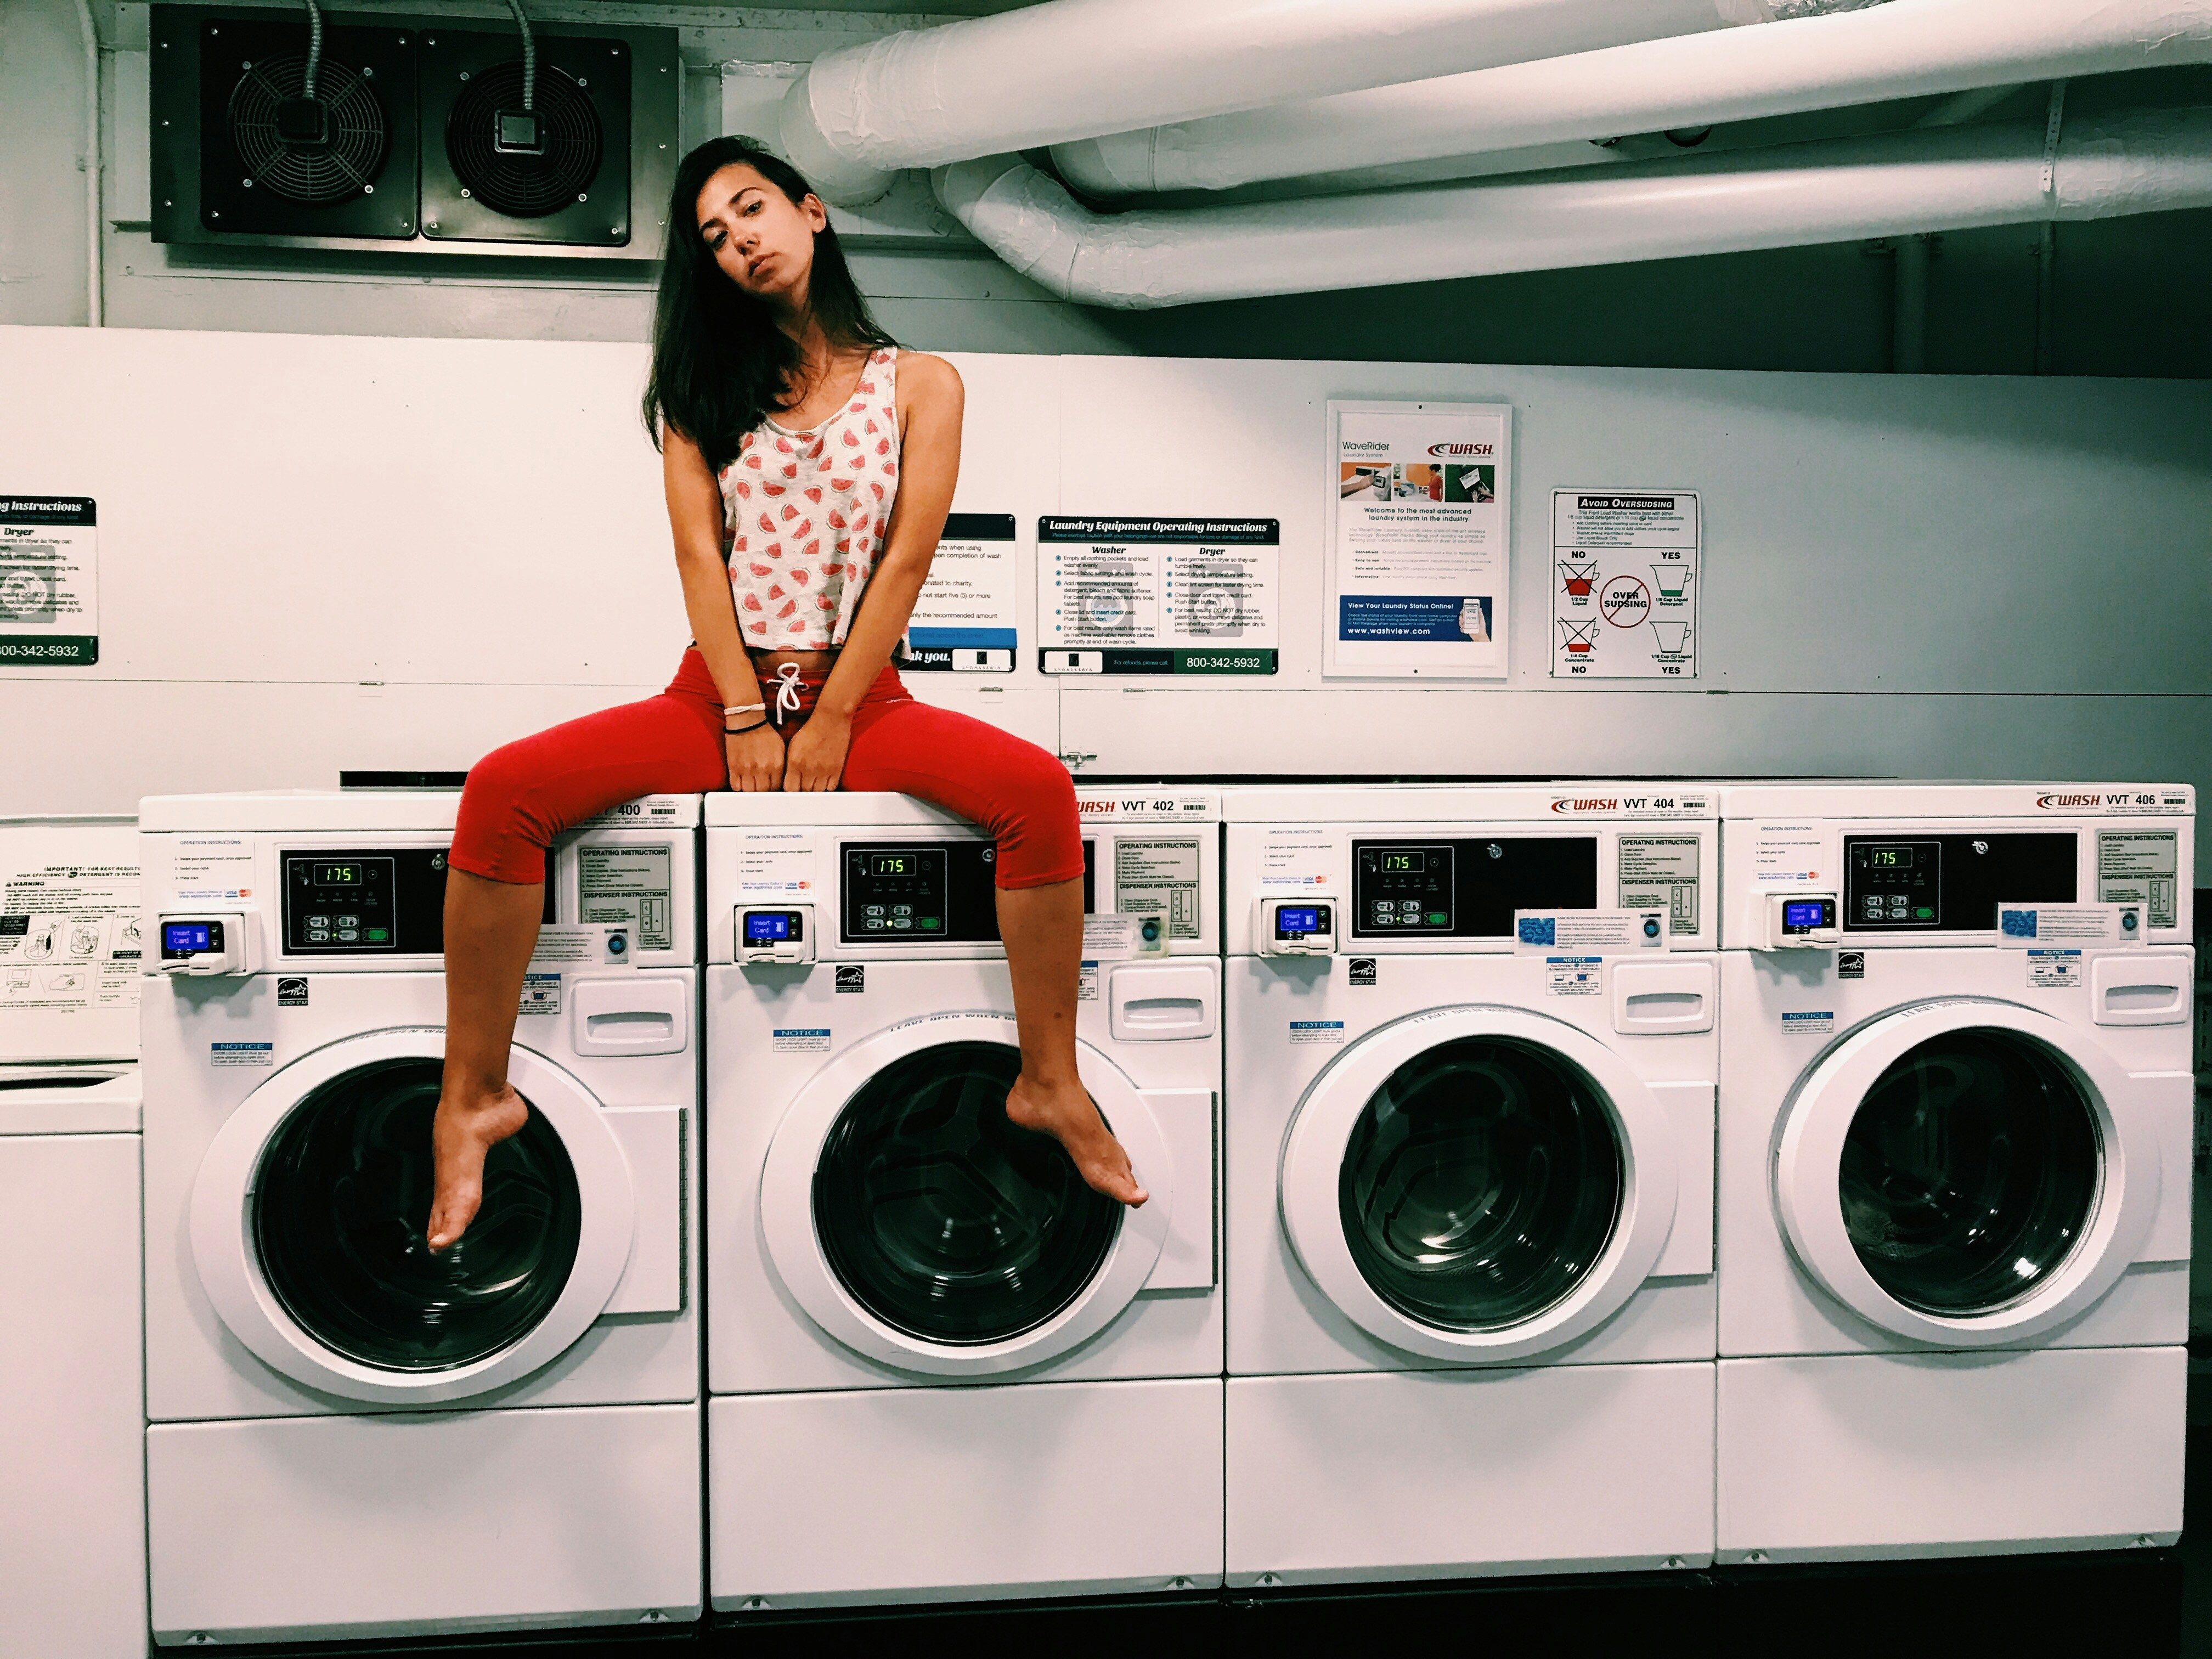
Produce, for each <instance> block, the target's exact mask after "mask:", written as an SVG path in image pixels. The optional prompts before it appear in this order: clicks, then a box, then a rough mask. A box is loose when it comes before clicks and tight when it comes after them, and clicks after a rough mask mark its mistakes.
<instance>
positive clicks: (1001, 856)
mask: <svg viewBox="0 0 2212 1659" xmlns="http://www.w3.org/2000/svg"><path fill="white" fill-rule="evenodd" d="M667 223H668V227H669V234H668V251H667V254H666V256H665V260H664V262H663V264H662V269H661V276H660V296H659V307H658V309H657V311H656V313H655V316H654V319H653V369H652V375H651V378H650V380H648V382H647V388H646V393H645V416H646V422H647V428H648V429H650V430H651V431H652V432H653V435H654V439H655V441H656V442H657V443H658V444H659V447H660V451H661V455H662V474H663V477H664V479H665V485H666V489H667V495H668V517H669V521H670V524H671V527H672V528H673V530H674V532H675V539H676V563H677V568H678V574H680V575H681V577H682V579H683V584H684V610H685V611H686V613H687V614H688V616H689V617H690V624H691V635H692V641H693V643H692V646H691V647H690V650H688V651H687V652H685V653H684V660H683V662H682V663H681V664H680V665H678V669H677V671H676V678H674V679H673V680H672V681H671V682H670V684H669V686H668V689H667V690H665V691H664V692H662V693H661V694H660V696H657V697H651V698H647V700H646V701H645V702H635V703H630V704H628V705H626V706H625V707H623V708H610V709H607V710H605V711H604V712H602V713H600V714H590V715H586V717H584V718H583V719H581V720H570V721H568V723H567V724H566V725H563V726H555V727H554V728H553V729H552V730H551V731H550V732H539V733H538V735H537V736H535V737H530V738H523V739H522V740H521V741H520V742H518V743H511V744H507V745H506V746H505V747H504V748H501V749H496V750H493V751H492V752H491V753H490V754H489V755H487V756H486V757H484V758H483V760H481V761H479V762H478V763H477V765H476V766H475V767H474V768H473V769H471V771H470V773H469V778H468V787H467V788H466V789H465V791H464V792H463V793H462V796H461V805H460V817H459V823H458V824H457V825H456V827H455V829H454V832H453V853H452V855H451V864H452V870H451V872H450V873H449V875H448V877H447V884H446V969H447V976H446V1063H445V1073H444V1079H443V1089H442V1092H441V1095H440V1097H439V1101H438V1111H437V1117H436V1121H435V1127H434V1128H433V1132H432V1136H433V1141H434V1145H435V1155H436V1166H437V1188H436V1193H435V1198H434V1200H433V1201H432V1205H431V1210H430V1219H429V1225H428V1236H429V1243H430V1248H431V1249H434V1250H441V1249H445V1248H447V1246H449V1245H450V1244H452V1243H453V1241H454V1240H456V1239H458V1238H459V1237H460V1236H461V1233H462V1231H463V1230H464V1229H465V1228H466V1227H467V1226H468V1225H469V1222H470V1220H471V1218H472V1217H473V1216H474V1215H475V1214H476V1211H477V1203H478V1201H479V1200H480V1199H481V1196H482V1183H483V1161H484V1154H485V1152H486V1151H487V1150H488V1149H489V1147H490V1146H492V1144H493V1143H494V1142H495V1141H498V1140H501V1139H504V1138H506V1137H507V1136H508V1135H511V1134H513V1133H515V1132H516V1131H517V1130H518V1129H520V1127H522V1125H523V1123H524V1121H526V1118H527V1117H528V1115H529V1108H528V1107H527V1106H526V1104H525V1103H524V1102H523V1100H522V1097H520V1095H518V1094H517V1093H516V1092H515V1091H513V1089H512V1088H510V1087H509V1086H508V1085H507V1048H508V1045H509V1043H510V1042H512V1041H513V1033H514V1021H515V1009H516V1005H517V1001H518V999H519V998H520V994H521V990H522V979H523V974H524V971H525V969H526V967H527V965H528V963H529V960H530V955H531V951H532V946H533V945H534V943H535V941H536V939H537V934H538V917H539V915H540V914H541V912H542V908H543V903H544V887H543V884H544V879H545V853H546V848H548V846H549V845H550V843H551V842H552V839H553V837H554V836H556V835H557V834H558V833H559V832H560V831H561V830H562V829H565V828H566V827H568V825H570V824H573V823H576V822H577V821H578V820H579V819H581V818H585V817H589V816H591V815H592V814H593V813H595V812H600V811H605V810H606V809H607V808H608V807H610V806H612V805H616V804H617V803H618V802H621V801H625V800H629V799H635V797H637V796H640V795H645V794H652V793H659V792H671V793H673V792H690V791H696V790H708V789H720V788H722V787H725V786H726V787H730V788H733V789H742V790H769V789H782V790H814V789H836V788H838V787H841V786H842V787H846V788H850V789H892V790H901V791H903V792H904V793H908V794H910V795H918V796H920V797H921V799H924V800H927V801H932V802H934V803H935V804H936V805H939V806H942V807H944V808H945V809H946V810H948V811H952V812H955V813H957V814H958V815H959V816H961V817H964V818H968V819H969V820H971V821H973V822H975V823H980V824H981V825H983V826H984V827H985V828H987V829H989V830H990V832H991V834H992V836H993V837H994V840H995V841H996V842H997V845H998V856H997V860H996V870H997V882H998V913H999V932H1000V937H1001V938H1002V939H1004V940H1005V943H1006V963H1007V967H1008V969H1009V970H1010V971H1011V973H1012V979H1013V993H1014V1012H1015V1018H1016V1019H1017V1021H1018V1025H1019V1028H1020V1042H1021V1050H1022V1069H1021V1075H1020V1076H1019V1078H1018V1079H1017V1080H1016V1081H1015V1083H1014V1085H1013V1088H1012V1091H1010V1092H1009V1093H1008V1095H1007V1097H1006V1115H1007V1116H1008V1117H1009V1118H1011V1119H1012V1121H1014V1122H1016V1123H1018V1124H1021V1125H1023V1126H1024V1127H1030V1128H1034V1129H1039V1130H1042V1131H1044V1132H1045V1133H1048V1134H1051V1135H1053V1136H1054V1137H1056V1138H1057V1139H1059V1140H1060V1143H1061V1144H1062V1145H1063V1146H1066V1149H1067V1151H1068V1153H1069V1155H1070V1156H1071V1157H1072V1158H1073V1159H1074V1161H1075V1165H1076V1168H1077V1169H1078V1170H1079V1171H1081V1173H1082V1175H1083V1177H1084V1179H1085V1181H1087V1182H1090V1183H1091V1185H1092V1186H1093V1187H1095V1188H1097V1189H1098V1190H1099V1191H1101V1192H1103V1193H1105V1194H1108V1195H1109V1196H1110V1197H1113V1198H1117V1199H1120V1200H1121V1201H1122V1202H1124V1203H1127V1204H1141V1203H1143V1202H1144V1201H1145V1194H1144V1191H1143V1190H1142V1189H1141V1188H1139V1186H1138V1184H1137V1182H1136V1180H1135V1178H1134V1176H1133V1171H1132V1170H1131V1168H1130V1164H1129V1159H1128V1156H1127V1153H1125V1152H1123V1151H1122V1149H1121V1144H1120V1142H1118V1141H1117V1140H1115V1139H1114V1136H1113V1134H1112V1133H1111V1132H1110V1131H1109V1129H1108V1128H1107V1127H1106V1125H1105V1122H1104V1121H1103V1119H1102V1118H1101V1117H1100V1116H1099V1114H1098V1110H1097V1107H1096V1106H1095V1105H1093V1104H1092V1103H1091V1097H1090V1096H1089V1095H1088V1094H1087V1093H1085V1091H1084V1088H1083V1085H1082V1083H1081V1082H1080V1081H1079V1079H1078V1078H1077V1075H1076V1065H1075V1002H1076V975H1077V971H1078V966H1079V961H1080V958H1081V956H1082V942H1083V885H1082V877H1083V846H1082V841H1081V837H1080V833H1079V827H1078V823H1077V819H1076V809H1075V790H1074V786H1073V782H1072V781H1070V779H1069V777H1068V775H1067V772H1066V769H1065V768H1063V767H1062V766H1061V765H1060V763H1059V762H1058V761H1057V760H1055V759H1054V757H1052V756H1050V755H1048V754H1047V753H1046V752H1045V751H1044V750H1042V749H1039V748H1038V747H1036V745H1035V744H1029V743H1024V742H1022V741H1021V740H1020V739H1019V738H1014V737H1012V736H1010V735H1009V734H1007V733H1006V732H1001V731H1000V730H999V729H998V728H997V727H996V726H987V725H985V724H984V723H983V722H982V721H981V720H971V719H969V717H968V716H966V715H964V714H953V713H951V712H950V711H948V710H945V709H942V708H932V707H930V706H929V705H928V704H927V703H921V702H915V700H914V699H913V698H912V697H910V696H908V695H907V692H906V690H905V688H904V686H903V685H902V684H901V683H900V680H899V674H898V670H897V669H896V668H895V667H893V666H892V665H891V659H892V657H893V655H894V653H896V652H897V651H899V650H900V649H901V648H902V642H903V640H904V637H905V634H906V626H907V617H908V614H909V613H910V612H911V611H913V609H914V603H915V596H916V595H917V594H918V593H920V592H921V585H922V582H923V580H925V579H926V578H927V576H928V574H929V566H930V561H931V559H932V558H933V556H935V553H936V550H937V538H938V536H939V533H940V532H942V531H943V529H944V527H945V514H946V513H947V512H948V511H949V510H950V509H951V504H952V489H953V484H954V482H955V480H956V479H957V477H958V475H959V471H960V421H961V410H962V400H963V392H962V388H961V384H960V377H959V375H958V374H957V373H956V372H955V371H954V369H953V368H952V366H951V364H950V363H948V362H945V361H944V360H943V359H942V358H939V357H927V356H920V355H917V354H914V353H902V352H901V351H900V350H899V349H898V348H897V346H896V344H895V343H893V342H892V340H891V338H890V336H889V335H887V334H885V333H884V331H882V330H881V329H880V328H878V326H877V325H876V323H875V320H874V319H873V318H872V317H871V316H870V315H869V314H868V307H867V304H866V301H864V300H863V299H862V298H861V297H860V290H859V289H858V288H857V287H855V286H854V282H853V277H852V273H851V271H850V270H848V268H847V266H846V264H845V256H844V254H843V252H842V250H840V248H839V247H838V245H837V234H836V232H835V231H834V230H832V229H831V228H830V227H829V216H828V214H827V212H826V211H825V210H824V209H823V205H822V202H821V200H820V198H819V197H817V196H815V195H814V193H813V192H812V191H810V190H809V189H808V188H807V185H806V181H805V179H802V178H800V177H799V174H798V173H795V172H793V170H792V169H791V167H788V166H787V165H786V164H785V163H784V162H782V161H779V160H777V159H776V158H775V156H773V155H770V154H769V152H768V151H767V150H765V149H762V148H761V147H760V146H759V145H758V144H756V143H753V142H751V141H750V140H749V139H745V138H738V137H727V138H715V139H712V140H709V141H708V143H704V144H702V145H701V146H699V148H698V149H695V150H693V151H692V152H691V153H690V155H687V156H685V157H684V161H683V163H682V165H681V166H679V167H678V169H677V173H676V184H675V189H674V191H673V193H672V197H671V204H670V209H669V215H668V221H667Z"/></svg>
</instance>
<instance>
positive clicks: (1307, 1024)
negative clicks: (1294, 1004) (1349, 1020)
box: [1291, 1019, 1344, 1042]
mask: <svg viewBox="0 0 2212 1659" xmlns="http://www.w3.org/2000/svg"><path fill="white" fill-rule="evenodd" d="M1343 1041H1344V1022H1343V1021H1342V1020H1340V1019H1294V1020H1292V1021H1291V1042H1343Z"/></svg>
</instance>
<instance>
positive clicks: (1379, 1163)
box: [1280, 1007, 1678, 1364]
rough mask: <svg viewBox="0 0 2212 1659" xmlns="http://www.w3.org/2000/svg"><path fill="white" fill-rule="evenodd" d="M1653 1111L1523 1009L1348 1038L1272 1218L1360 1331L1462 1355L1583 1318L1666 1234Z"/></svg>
mask: <svg viewBox="0 0 2212 1659" xmlns="http://www.w3.org/2000/svg"><path fill="white" fill-rule="evenodd" d="M1677 1170H1678V1161H1677V1158H1676V1149H1675V1146H1674V1139H1673V1134H1672V1131H1671V1129H1670V1127H1669V1123H1668V1118H1667V1115H1666V1113H1665V1111H1664V1109H1662V1107H1661V1105H1660V1104H1659V1103H1658V1101H1657V1099H1656V1097H1654V1095H1653V1094H1652V1092H1651V1091H1650V1088H1649V1087H1648V1086H1647V1085H1645V1084H1644V1082H1643V1081H1642V1080H1641V1079H1638V1077H1637V1076H1636V1074H1635V1073H1634V1072H1633V1071H1632V1070H1631V1069H1630V1068H1629V1066H1627V1065H1626V1062H1624V1061H1623V1060H1621V1059H1620V1056H1619V1055H1617V1054H1614V1053H1613V1051H1612V1050H1611V1049H1609V1048H1607V1047H1605V1045H1604V1044H1602V1043H1601V1042H1598V1041H1596V1040H1595V1038H1593V1037H1591V1036H1588V1035H1586V1034H1585V1033H1583V1032H1582V1031H1580V1030H1576V1029H1575V1028H1574V1027H1572V1026H1570V1025H1567V1024H1563V1023H1561V1022H1560V1021H1558V1020H1554V1019H1550V1018H1546V1017H1545V1016H1543V1015H1541V1014H1535V1013H1530V1012H1525V1011H1522V1010H1519V1009H1512V1008H1490V1007H1467V1008H1449V1009H1440V1010H1437V1011H1435V1012H1430V1013H1425V1014H1420V1015H1417V1016H1415V1017H1413V1018H1410V1019H1404V1020H1400V1021H1397V1022H1396V1023H1395V1024H1390V1025H1386V1026H1384V1027H1383V1028H1382V1029H1381V1030H1377V1031H1376V1032H1374V1033H1372V1034H1371V1035H1370V1036H1366V1037H1364V1038H1363V1039H1361V1040H1360V1041H1359V1042H1357V1043H1355V1044H1353V1045H1352V1046H1351V1047H1350V1048H1346V1050H1345V1051H1344V1053H1343V1054H1340V1055H1339V1056H1338V1057H1337V1058H1336V1060H1334V1061H1333V1062H1332V1063H1331V1064H1330V1065H1329V1066H1328V1069H1327V1070H1325V1071H1324V1072H1322V1074H1321V1075H1320V1076H1319V1077H1318V1078H1316V1079H1315V1080H1314V1082H1313V1085H1312V1086H1311V1087H1310V1088H1309V1089H1308V1090H1307V1091H1306V1094H1305V1097H1304V1099H1302V1100H1301V1101H1300V1102H1299V1103H1298V1107H1297V1113H1296V1115H1294V1116H1293V1117H1292V1119H1291V1128H1290V1133H1289V1134H1288V1136H1287V1138H1286V1139H1285V1142H1284V1148H1283V1165H1282V1178H1281V1188H1280V1191H1281V1198H1282V1215H1283V1225H1284V1227H1285V1231H1287V1232H1288V1233H1289V1235H1290V1240H1291V1248H1292V1249H1294V1250H1295V1251H1296V1252H1297V1258H1298V1261H1299V1262H1300V1264H1301V1265H1302V1266H1304V1268H1305V1270H1306V1272H1307V1273H1308V1274H1309V1275H1310V1276H1311V1278H1312V1279H1313V1280H1314V1283H1315V1284H1316V1285H1318V1286H1319V1287H1320V1289H1321V1290H1322V1293H1323V1294H1324V1295H1326V1296H1327V1297H1328V1298H1329V1300H1330V1301H1331V1302H1333V1303H1334V1304H1336V1306H1337V1307H1338V1308H1339V1309H1340V1310H1342V1311H1343V1312H1344V1313H1345V1315H1346V1316H1348V1317H1349V1318H1351V1319H1352V1321H1353V1322H1356V1323H1357V1324H1358V1325H1359V1326H1360V1327H1361V1328H1363V1329H1364V1330H1365V1331H1367V1332H1368V1334H1370V1335H1372V1336H1375V1337H1377V1338H1379V1339H1380V1340H1383V1341H1384V1342H1388V1343H1389V1344H1391V1345H1392V1346H1395V1347H1398V1348H1401V1349H1403V1350H1405V1351H1406V1352H1410V1353H1415V1354H1421V1355H1425V1356H1428V1357H1430V1358H1442V1359H1454V1360H1459V1361H1462V1362H1463V1363H1468V1364H1483V1363H1490V1362H1504V1361H1508V1360H1514V1359H1519V1358H1524V1357H1526V1356H1528V1355H1532V1354H1538V1353H1542V1352H1546V1351H1547V1350H1550V1349H1554V1348H1557V1347H1559V1346H1561V1345H1562V1344H1565V1343H1567V1342H1571V1341H1572V1340H1574V1339H1576V1338H1577V1337H1579V1336H1582V1335H1583V1334H1585V1333H1587V1332H1589V1331H1590V1330H1593V1329H1595V1328H1596V1327H1597V1326H1598V1325H1599V1324H1601V1323H1602V1322H1604V1321H1605V1320H1606V1319H1607V1318H1609V1317H1610V1316H1612V1315H1613V1314H1614V1313H1615V1312H1617V1311H1618V1310H1620V1307H1621V1305H1622V1304H1624V1303H1626V1301H1627V1300H1628V1298H1629V1297H1630V1296H1632V1294H1634V1292H1635V1291H1636V1289H1637V1287H1638V1285H1642V1284H1643V1283H1644V1280H1645V1279H1647V1278H1648V1277H1649V1276H1650V1273H1651V1270H1652V1268H1653V1267H1654V1266H1655V1265H1656V1263H1657V1261H1658V1259H1659V1253H1660V1251H1661V1250H1662V1249H1663V1248H1664V1246H1665V1244H1666V1243H1667V1236H1668V1232H1669V1231H1671V1229H1672V1228H1673V1225H1674V1206H1675V1199H1676V1183H1677Z"/></svg>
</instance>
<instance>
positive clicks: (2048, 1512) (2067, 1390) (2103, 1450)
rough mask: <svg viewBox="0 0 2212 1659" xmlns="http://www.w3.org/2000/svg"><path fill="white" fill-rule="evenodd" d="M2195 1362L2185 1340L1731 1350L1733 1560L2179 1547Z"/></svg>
mask: <svg viewBox="0 0 2212 1659" xmlns="http://www.w3.org/2000/svg"><path fill="white" fill-rule="evenodd" d="M2188 1371H2189V1365H2188V1352H2187V1350H2185V1349H2183V1348H2058V1349H2040V1350H2031V1351H2029V1352H2003V1353H1926V1354H1843V1355H1825V1356H1820V1357H1814V1358H1770V1359H1723V1360H1722V1361H1721V1362H1720V1439H1719V1464H1718V1467H1719V1504H1718V1523H1717V1533H1718V1536H1717V1545H1718V1550H1717V1559H1718V1560H1719V1561H1721V1562H1722V1563H1723V1564H1727V1565H1735V1564H1738V1563H1744V1562H1759V1561H1847V1560H1881V1559H1895V1558H1899V1557H1905V1556H1959V1555H1996V1554H2015V1553H2033V1552H2036V1551H2056V1550H2088V1549H2115V1548H2127V1547H2154V1546H2163V1545H2166V1544H2171V1543H2172V1542H2173V1541H2175V1539H2177V1538H2178V1537H2179V1535H2180V1533H2181V1486H2182V1457H2183V1443H2184V1440H2185V1433H2186V1430H2185V1421H2186V1418H2187V1415H2188V1413H2187V1403H2186V1402H2187V1393H2188Z"/></svg>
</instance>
